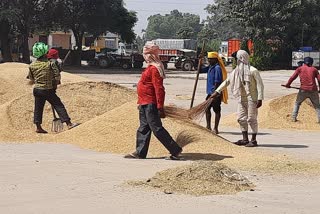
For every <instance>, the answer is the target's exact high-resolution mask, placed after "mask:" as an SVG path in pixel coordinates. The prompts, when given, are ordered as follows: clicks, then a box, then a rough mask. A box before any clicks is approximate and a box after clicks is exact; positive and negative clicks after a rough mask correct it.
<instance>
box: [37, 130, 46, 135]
mask: <svg viewBox="0 0 320 214" xmlns="http://www.w3.org/2000/svg"><path fill="white" fill-rule="evenodd" d="M36 132H37V133H38V134H48V132H47V131H46V130H44V129H37V130H36Z"/></svg>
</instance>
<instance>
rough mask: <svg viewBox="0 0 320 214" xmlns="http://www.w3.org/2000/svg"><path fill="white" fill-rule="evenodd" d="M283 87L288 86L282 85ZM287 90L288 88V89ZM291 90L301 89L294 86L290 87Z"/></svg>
mask: <svg viewBox="0 0 320 214" xmlns="http://www.w3.org/2000/svg"><path fill="white" fill-rule="evenodd" d="M281 86H283V87H286V85H283V84H282V85H281ZM286 88H287V87H286ZM290 88H294V89H300V88H299V87H294V86H290Z"/></svg>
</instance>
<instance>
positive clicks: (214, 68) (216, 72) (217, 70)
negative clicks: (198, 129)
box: [202, 52, 223, 134]
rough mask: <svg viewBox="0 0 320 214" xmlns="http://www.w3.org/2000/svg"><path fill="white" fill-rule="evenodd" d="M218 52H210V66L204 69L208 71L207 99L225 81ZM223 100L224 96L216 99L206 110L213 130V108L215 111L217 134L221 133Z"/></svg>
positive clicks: (208, 121) (209, 127)
mask: <svg viewBox="0 0 320 214" xmlns="http://www.w3.org/2000/svg"><path fill="white" fill-rule="evenodd" d="M218 57H219V56H218V53H217V52H208V61H209V64H210V65H209V66H208V67H205V68H203V69H202V72H205V73H207V98H206V100H207V99H208V98H209V97H210V96H211V94H213V92H214V91H215V90H216V89H217V88H218V87H219V85H220V84H221V83H222V82H223V75H222V69H221V66H220V64H219V59H218ZM221 100H222V97H221V96H220V97H219V98H217V99H215V100H214V101H213V102H212V103H211V106H210V108H208V110H207V111H206V122H207V129H209V130H212V128H211V108H212V109H213V111H214V113H215V123H214V129H213V132H214V133H215V134H219V130H218V127H219V122H220V118H221Z"/></svg>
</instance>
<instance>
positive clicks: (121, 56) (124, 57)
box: [90, 43, 144, 69]
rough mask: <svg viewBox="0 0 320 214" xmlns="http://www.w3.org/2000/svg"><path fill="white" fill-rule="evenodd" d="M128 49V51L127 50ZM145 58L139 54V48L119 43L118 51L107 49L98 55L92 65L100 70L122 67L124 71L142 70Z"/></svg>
mask: <svg viewBox="0 0 320 214" xmlns="http://www.w3.org/2000/svg"><path fill="white" fill-rule="evenodd" d="M127 48H128V49H127ZM143 62H144V58H143V55H142V54H140V53H139V52H138V48H137V46H134V45H130V46H128V45H127V46H126V45H125V44H124V43H119V48H118V49H110V48H105V49H102V50H101V52H100V53H97V54H96V56H95V58H94V61H93V62H91V63H90V64H94V65H98V66H99V67H100V68H109V67H114V66H115V67H121V68H123V69H129V68H132V67H134V68H142V67H143Z"/></svg>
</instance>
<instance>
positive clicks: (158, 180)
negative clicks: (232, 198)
mask: <svg viewBox="0 0 320 214" xmlns="http://www.w3.org/2000/svg"><path fill="white" fill-rule="evenodd" d="M128 184H129V185H133V186H138V187H139V186H142V187H152V188H156V189H159V190H161V191H163V192H164V193H166V194H173V193H182V194H189V195H195V196H203V195H225V194H235V193H237V192H240V191H248V190H251V189H252V188H254V185H253V184H252V183H251V182H250V181H249V180H248V179H247V178H245V177H244V176H242V175H240V174H239V173H238V172H236V171H234V170H232V169H230V168H228V167H227V166H225V165H224V164H218V163H215V162H213V161H199V162H194V163H192V164H190V165H186V166H180V167H176V168H172V169H167V170H164V171H162V172H157V173H156V175H155V176H154V177H152V178H150V179H148V180H146V181H129V182H128Z"/></svg>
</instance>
